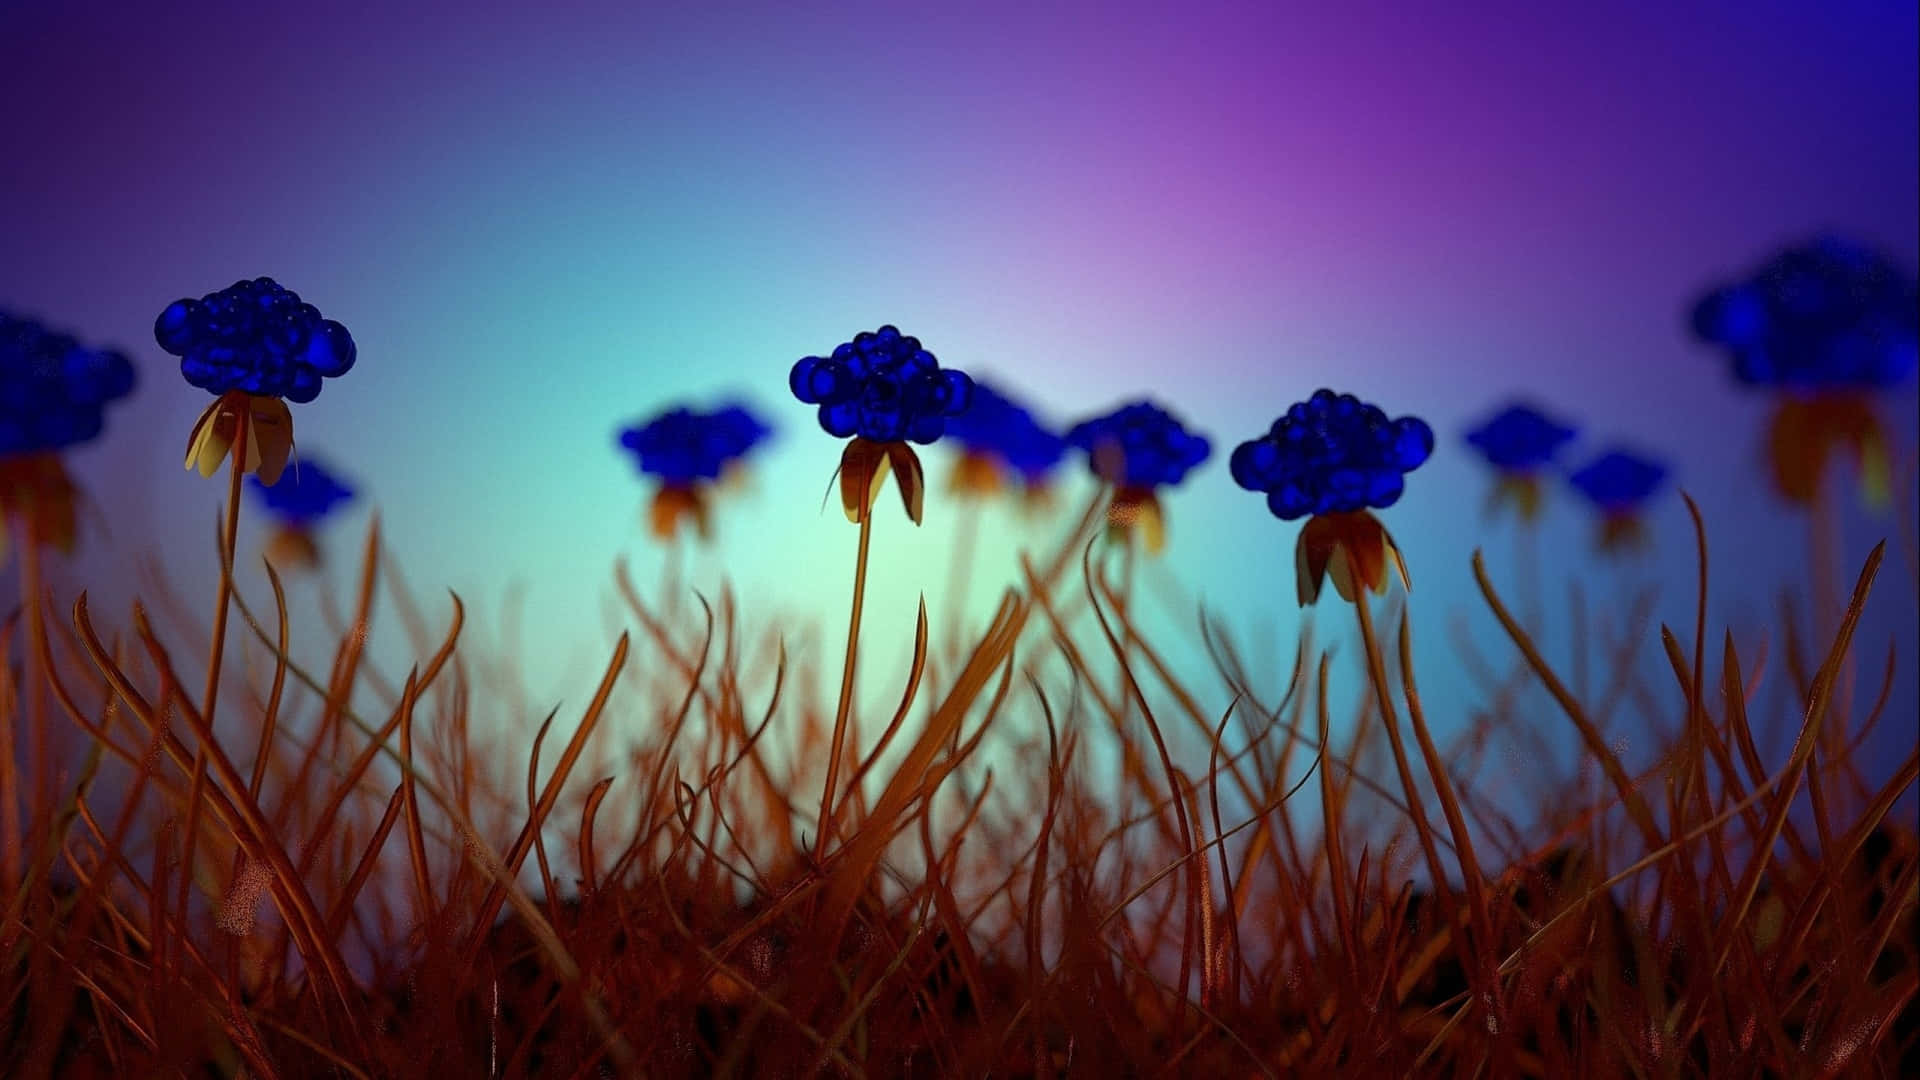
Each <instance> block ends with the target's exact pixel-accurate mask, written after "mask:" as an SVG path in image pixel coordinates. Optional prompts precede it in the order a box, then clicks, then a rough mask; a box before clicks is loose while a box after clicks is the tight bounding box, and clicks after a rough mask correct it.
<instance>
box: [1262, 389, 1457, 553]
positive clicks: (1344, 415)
mask: <svg viewBox="0 0 1920 1080" xmlns="http://www.w3.org/2000/svg"><path fill="white" fill-rule="evenodd" d="M1432 454H1433V429H1432V428H1429V427H1428V426H1427V423H1426V421H1424V420H1421V419H1419V418H1418V417H1413V416H1402V417H1400V418H1399V419H1397V420H1389V419H1388V418H1387V414H1386V413H1384V412H1382V411H1381V410H1380V409H1379V408H1378V407H1377V406H1374V405H1369V404H1367V403H1365V402H1363V401H1361V400H1360V399H1359V398H1356V397H1354V396H1353V395H1352V394H1335V393H1334V392H1333V391H1331V390H1320V391H1317V392H1315V394H1314V395H1313V397H1311V398H1309V399H1307V400H1306V401H1303V402H1300V403H1298V404H1296V405H1294V406H1293V407H1292V408H1290V409H1288V410H1287V411H1286V414H1285V415H1283V416H1281V417H1280V418H1279V419H1278V420H1275V421H1274V422H1273V427H1272V428H1271V429H1269V430H1268V432H1267V433H1266V434H1265V435H1263V436H1261V437H1260V438H1257V439H1254V440H1252V441H1251V442H1244V443H1241V444H1240V445H1239V446H1238V447H1236V448H1234V451H1233V458H1232V460H1231V461H1230V462H1229V466H1230V467H1231V469H1232V472H1233V482H1234V483H1236V484H1239V485H1240V486H1241V487H1243V488H1245V489H1247V490H1248V491H1258V492H1261V493H1263V494H1265V495H1266V497H1267V509H1269V510H1271V511H1272V512H1273V514H1274V516H1275V517H1278V518H1280V519H1281V520H1283V521H1291V520H1293V519H1295V518H1301V517H1306V516H1307V515H1309V514H1341V513H1352V512H1354V511H1357V510H1366V509H1375V510H1379V509H1384V508H1386V507H1389V506H1392V505H1393V504H1394V503H1395V502H1397V501H1399V498H1400V494H1401V492H1402V491H1404V490H1405V489H1406V479H1405V478H1406V474H1407V473H1410V472H1412V471H1413V470H1415V469H1417V468H1419V467H1420V465H1421V464H1422V463H1424V462H1425V461H1426V460H1427V458H1428V457H1430V456H1431V455H1432Z"/></svg>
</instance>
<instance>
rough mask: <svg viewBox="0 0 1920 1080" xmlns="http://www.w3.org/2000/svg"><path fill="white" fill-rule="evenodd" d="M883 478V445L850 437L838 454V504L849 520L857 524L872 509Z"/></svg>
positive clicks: (884, 468)
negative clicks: (844, 447) (844, 448)
mask: <svg viewBox="0 0 1920 1080" xmlns="http://www.w3.org/2000/svg"><path fill="white" fill-rule="evenodd" d="M886 479H887V453H886V446H885V445H884V444H882V443H876V442H873V441H871V440H869V439H863V438H859V437H857V436H856V437H855V438H853V439H851V440H849V441H848V442H847V448H846V450H844V451H842V452H841V454H840V508H841V509H842V510H845V511H846V514H847V520H848V521H851V522H853V523H855V524H856V525H857V524H859V523H860V522H861V521H864V520H866V518H867V516H868V515H870V514H872V513H873V503H874V500H875V499H877V498H878V497H879V495H880V486H881V485H882V484H884V483H885V482H886Z"/></svg>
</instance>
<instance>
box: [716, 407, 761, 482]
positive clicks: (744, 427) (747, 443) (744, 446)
mask: <svg viewBox="0 0 1920 1080" xmlns="http://www.w3.org/2000/svg"><path fill="white" fill-rule="evenodd" d="M707 419H708V422H709V423H711V424H712V425H713V427H714V429H715V431H716V432H717V433H718V438H719V440H720V446H721V453H722V458H723V460H722V462H721V465H722V467H723V468H724V467H725V466H727V465H731V464H733V463H734V462H736V461H740V460H742V459H743V458H745V457H746V456H747V455H748V454H750V453H752V452H753V451H754V449H755V448H757V447H758V446H759V445H760V444H761V443H763V442H766V441H767V439H769V438H770V437H772V435H773V429H772V428H770V427H768V426H767V425H766V423H765V422H764V421H762V420H761V419H760V418H759V417H758V416H755V415H754V414H753V413H752V412H751V411H750V410H748V409H747V407H746V406H744V405H740V404H738V403H730V404H726V405H722V406H721V407H720V408H718V409H716V410H714V411H713V412H712V413H710V414H708V417H707Z"/></svg>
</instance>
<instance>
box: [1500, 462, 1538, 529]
mask: <svg viewBox="0 0 1920 1080" xmlns="http://www.w3.org/2000/svg"><path fill="white" fill-rule="evenodd" d="M1541 490H1542V489H1541V487H1540V478H1539V477H1537V476H1534V475H1532V474H1530V473H1504V474H1502V475H1501V477H1500V479H1499V480H1498V481H1497V482H1495V484H1494V485H1493V493H1492V495H1491V497H1489V498H1488V500H1487V511H1488V514H1489V516H1491V515H1492V514H1493V513H1494V512H1495V511H1497V510H1498V509H1499V508H1500V507H1502V506H1505V505H1506V504H1508V503H1512V504H1513V507H1514V510H1515V512H1516V513H1518V514H1519V516H1520V520H1521V521H1523V522H1528V523H1531V522H1532V521H1533V520H1534V519H1536V518H1538V517H1539V516H1540V506H1541V503H1542V502H1543V499H1542V497H1541Z"/></svg>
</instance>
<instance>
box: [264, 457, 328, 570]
mask: <svg viewBox="0 0 1920 1080" xmlns="http://www.w3.org/2000/svg"><path fill="white" fill-rule="evenodd" d="M248 483H249V484H250V485H251V487H252V488H253V491H254V494H255V495H257V496H259V498H260V501H261V502H263V503H265V504H266V507H267V512H268V513H269V514H270V515H271V516H272V517H273V518H274V519H275V528H274V532H273V535H272V536H271V537H270V538H269V539H268V541H267V559H268V560H269V561H270V562H272V563H273V564H274V565H275V566H284V567H314V566H318V565H319V564H320V547H319V543H318V541H317V539H316V537H315V535H314V532H315V529H316V528H317V527H318V526H319V524H320V522H321V521H323V520H324V519H325V518H326V517H327V516H328V515H329V514H331V513H333V511H334V509H335V508H336V507H338V506H340V505H342V504H344V503H347V502H351V501H352V500H353V494H354V493H353V489H352V488H350V487H348V486H347V485H346V484H345V483H343V482H342V481H341V480H340V479H339V478H338V477H337V476H335V475H334V474H333V472H332V471H331V470H329V469H327V468H326V467H325V466H324V465H323V464H321V463H320V462H318V461H316V460H314V459H313V458H311V457H308V458H304V459H302V460H301V461H300V462H299V463H298V464H297V465H295V467H294V470H293V477H292V479H291V480H290V481H283V482H281V483H278V484H274V485H271V486H269V485H267V484H265V483H263V482H262V481H261V479H260V478H259V477H258V476H255V477H252V478H251V479H250V480H249V481H248Z"/></svg>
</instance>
